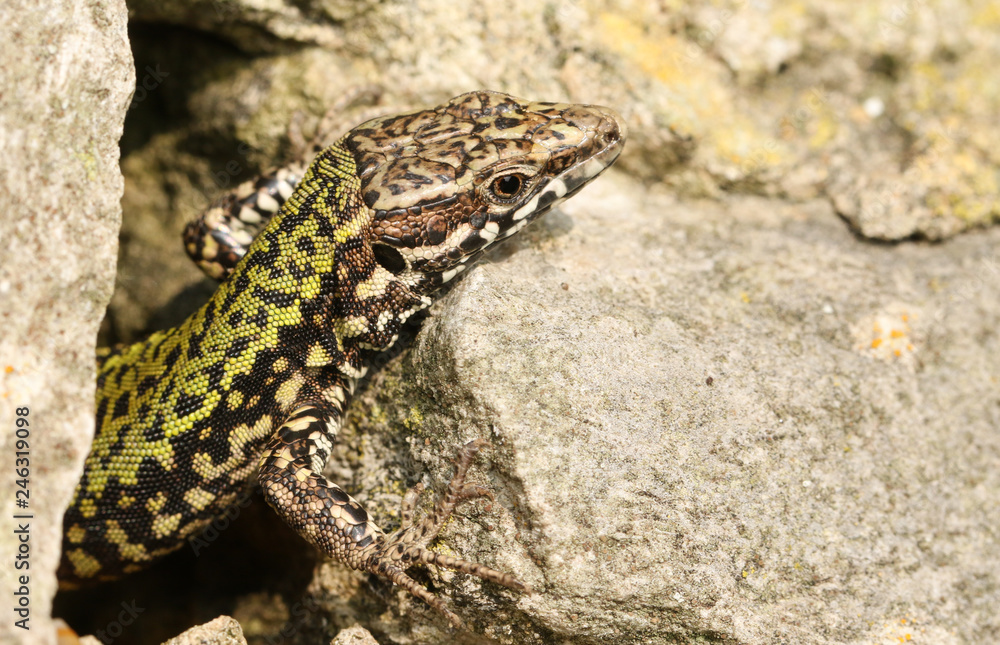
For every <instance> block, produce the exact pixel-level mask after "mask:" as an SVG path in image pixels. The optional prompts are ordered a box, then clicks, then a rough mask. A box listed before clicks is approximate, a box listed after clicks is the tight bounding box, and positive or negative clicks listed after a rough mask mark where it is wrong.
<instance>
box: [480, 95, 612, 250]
mask: <svg viewBox="0 0 1000 645" xmlns="http://www.w3.org/2000/svg"><path fill="white" fill-rule="evenodd" d="M585 107H586V114H585V117H586V118H588V119H590V120H593V119H594V118H595V117H596V118H597V124H596V126H594V127H591V128H587V129H591V130H592V131H593V140H592V141H591V142H589V144H585V145H580V146H578V147H577V149H576V150H577V154H576V157H577V158H576V159H573V160H572V161H571V163H570V164H569V165H568V166H567V167H565V168H564V169H563V170H562V171H561V172H559V173H558V174H555V175H554V176H553V177H552V178H551V179H549V180H548V181H546V182H545V183H544V184H542V185H541V187H540V189H539V190H538V192H537V193H536V194H535V196H534V197H532V198H531V199H530V200H529V201H528V202H527V203H526V204H524V205H523V206H521V207H520V208H518V209H517V210H515V211H513V212H511V213H505V214H504V215H503V216H502V217H500V218H498V219H496V220H495V221H496V224H497V227H498V230H497V235H496V239H498V240H500V239H503V238H506V237H510V236H511V235H513V234H515V233H517V232H518V231H520V230H521V229H522V228H524V227H525V226H526V225H527V224H528V223H529V222H531V221H533V220H535V219H537V218H538V217H539V216H541V215H544V214H545V213H547V212H548V211H550V210H551V209H552V208H554V207H556V206H558V205H559V204H561V203H562V202H564V201H566V200H567V199H569V198H570V197H572V196H573V195H575V194H576V193H578V192H579V191H580V189H582V188H583V187H584V186H585V185H587V184H588V183H590V181H591V180H592V179H594V178H595V177H597V176H598V175H600V174H601V173H602V172H604V171H605V170H607V169H608V168H609V167H610V166H611V164H613V163H614V162H615V160H616V159H617V158H618V155H620V154H621V152H622V149H623V148H624V147H625V139H626V137H627V134H628V129H627V127H626V125H625V122H624V120H623V119H622V117H621V115H619V114H618V113H617V112H615V111H614V110H611V109H609V108H605V107H601V106H596V105H588V106H585ZM571 123H572V122H571ZM574 125H575V124H574ZM577 127H579V128H580V129H584V128H585V126H584V125H583V124H581V125H578V126H577ZM560 152H564V151H555V153H554V155H553V158H554V159H559V154H560Z"/></svg>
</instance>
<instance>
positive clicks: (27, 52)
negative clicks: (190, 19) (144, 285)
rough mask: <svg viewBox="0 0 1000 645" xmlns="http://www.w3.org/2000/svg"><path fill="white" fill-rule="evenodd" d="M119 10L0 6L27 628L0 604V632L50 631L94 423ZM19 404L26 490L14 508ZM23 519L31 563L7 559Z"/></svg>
mask: <svg viewBox="0 0 1000 645" xmlns="http://www.w3.org/2000/svg"><path fill="white" fill-rule="evenodd" d="M125 20H126V14H125V3H124V2H115V1H108V2H91V3H87V4H85V5H84V4H81V3H74V2H31V1H23V2H14V3H4V5H3V7H2V8H0V88H2V89H0V195H2V196H3V197H2V199H3V203H4V214H3V216H2V217H0V330H2V331H0V424H2V426H0V428H2V429H0V453H2V466H0V492H2V495H3V499H2V504H0V507H2V509H3V510H2V513H0V554H2V558H3V563H4V564H3V567H0V571H2V572H0V590H2V593H3V598H4V600H5V602H6V603H7V605H6V606H7V607H11V604H12V603H13V602H14V601H15V600H16V597H15V596H13V595H12V594H13V593H14V590H15V588H19V587H20V586H21V584H20V576H22V575H27V576H28V577H29V581H28V585H26V586H27V587H28V589H29V590H30V609H31V616H30V620H29V622H28V623H27V624H28V625H29V626H30V630H29V631H25V630H22V629H19V628H17V627H15V626H14V624H13V623H14V620H15V617H14V614H13V613H12V611H11V609H7V610H6V612H5V616H4V620H3V621H0V641H2V642H5V643H6V642H24V643H54V642H55V628H54V626H53V625H52V623H51V621H50V619H49V613H50V610H51V606H52V595H53V594H54V593H55V584H56V581H55V573H54V572H55V567H56V564H57V563H58V559H59V545H60V541H61V540H60V535H61V529H62V512H63V509H64V508H65V506H66V504H67V503H68V502H69V498H70V496H71V495H72V492H73V487H74V486H75V485H76V480H77V479H78V478H79V473H80V471H81V469H82V466H83V459H84V457H85V456H86V451H87V448H88V447H89V445H90V437H91V436H93V426H94V420H93V414H94V403H93V397H94V359H93V356H94V350H95V343H94V339H95V334H96V331H97V325H98V323H99V322H100V319H101V317H102V315H103V313H104V308H105V306H106V305H107V303H108V299H109V298H110V296H111V288H112V284H113V280H114V269H115V251H116V249H117V240H118V225H119V223H120V216H121V210H120V205H119V200H120V198H121V194H122V175H121V171H120V170H119V168H118V139H119V138H120V137H121V132H122V122H123V120H124V117H125V110H126V108H127V106H128V101H129V97H130V96H131V93H132V87H133V85H132V83H133V76H132V67H131V63H132V58H131V55H130V52H129V48H128V42H127V38H126V31H125ZM24 407H27V408H28V410H29V413H28V416H27V419H28V422H29V424H30V425H29V427H28V429H29V430H30V432H31V434H30V437H29V438H28V443H29V452H30V455H29V460H30V463H29V466H28V467H29V468H30V476H29V483H28V489H29V491H30V497H29V498H28V502H29V507H28V508H27V509H16V508H15V506H14V504H15V495H14V493H15V483H14V479H15V461H14V459H15V454H14V451H15V449H16V447H17V445H16V440H17V437H16V436H15V433H14V430H15V418H16V417H15V413H16V410H17V409H18V408H24ZM22 465H23V464H22ZM18 512H21V513H24V512H27V513H29V514H30V515H31V516H32V517H31V518H30V519H27V520H26V519H15V518H14V514H15V513H18ZM23 523H27V524H30V542H29V543H28V544H29V547H30V560H22V562H30V568H29V569H15V568H14V566H13V564H14V554H15V553H17V552H18V546H19V543H18V537H19V536H18V535H15V534H14V532H13V531H14V530H15V529H16V528H18V527H19V526H21V524H23ZM21 535H25V534H24V533H22V534H21ZM15 582H17V584H16V585H15ZM18 618H19V617H18Z"/></svg>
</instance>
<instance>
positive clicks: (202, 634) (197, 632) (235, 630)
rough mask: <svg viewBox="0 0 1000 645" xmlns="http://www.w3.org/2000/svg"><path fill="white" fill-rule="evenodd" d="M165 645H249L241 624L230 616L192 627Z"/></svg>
mask: <svg viewBox="0 0 1000 645" xmlns="http://www.w3.org/2000/svg"><path fill="white" fill-rule="evenodd" d="M163 645H247V641H246V639H245V638H243V630H242V629H240V624H239V623H238V622H236V621H235V620H233V619H232V618H230V617H229V616H219V617H218V618H216V619H215V620H213V621H211V622H208V623H205V624H204V625H198V626H197V627H192V628H191V629H189V630H187V631H186V632H184V633H183V634H181V635H180V636H177V637H176V638H171V639H170V640H168V641H166V642H165V643H164V644H163Z"/></svg>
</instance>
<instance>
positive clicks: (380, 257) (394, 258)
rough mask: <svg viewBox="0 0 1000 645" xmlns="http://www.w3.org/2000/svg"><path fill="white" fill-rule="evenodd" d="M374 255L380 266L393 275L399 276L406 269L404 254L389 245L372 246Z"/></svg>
mask: <svg viewBox="0 0 1000 645" xmlns="http://www.w3.org/2000/svg"><path fill="white" fill-rule="evenodd" d="M372 253H373V254H374V255H375V261H376V262H378V264H379V266H381V267H382V268H383V269H385V270H386V271H388V272H389V273H391V274H392V275H399V274H400V273H402V272H403V271H404V270H405V269H406V260H404V259H403V254H402V253H400V252H399V251H398V250H396V249H394V248H392V247H391V246H389V245H388V244H372Z"/></svg>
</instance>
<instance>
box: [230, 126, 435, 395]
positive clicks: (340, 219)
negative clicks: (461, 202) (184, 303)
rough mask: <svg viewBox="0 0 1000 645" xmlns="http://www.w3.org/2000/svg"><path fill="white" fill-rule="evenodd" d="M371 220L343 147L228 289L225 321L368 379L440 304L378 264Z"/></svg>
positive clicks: (329, 155)
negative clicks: (372, 355)
mask: <svg viewBox="0 0 1000 645" xmlns="http://www.w3.org/2000/svg"><path fill="white" fill-rule="evenodd" d="M371 220H372V217H371V211H370V209H369V208H368V207H367V206H366V205H365V203H364V201H363V200H362V198H361V181H360V179H359V178H358V176H357V172H356V166H355V161H354V158H353V157H352V156H351V154H350V153H349V152H348V151H347V150H346V148H345V147H344V146H343V145H342V143H340V142H338V143H336V144H334V145H332V146H330V147H329V148H327V149H326V150H324V151H323V152H322V153H321V154H320V155H319V156H318V157H317V158H316V159H315V161H314V162H313V163H312V165H311V166H310V168H309V170H308V171H307V172H306V174H305V176H304V177H303V179H302V181H301V183H300V184H299V186H298V188H297V189H296V190H295V192H294V193H293V194H292V196H291V197H290V198H289V199H288V201H287V202H286V203H285V205H284V206H283V207H282V209H281V211H280V212H279V213H278V214H277V215H276V216H275V217H274V218H273V219H272V220H271V222H270V223H269V224H268V226H267V227H266V228H265V229H264V230H263V231H262V232H261V234H260V235H259V236H258V237H257V239H255V240H254V243H253V244H252V245H251V247H250V249H249V250H248V252H247V255H246V256H245V257H244V258H243V260H242V261H241V262H240V263H239V265H237V267H236V268H235V270H234V271H233V274H232V275H231V276H230V277H229V278H228V279H227V280H226V282H225V283H223V285H222V286H221V288H220V289H219V291H218V292H217V294H216V296H215V298H214V299H213V303H215V305H216V306H217V309H218V315H219V316H220V317H221V318H222V319H224V320H225V321H227V322H237V323H239V324H238V325H233V327H237V328H241V329H243V328H245V333H246V334H247V335H249V336H252V337H254V338H257V339H261V340H262V341H263V343H264V344H266V345H268V346H272V347H275V348H286V349H287V350H288V355H289V356H290V357H291V356H293V355H294V356H304V357H305V363H304V365H303V366H304V367H319V366H325V365H334V366H336V367H337V368H338V369H340V371H341V372H343V373H344V374H345V375H346V376H348V377H358V376H360V375H361V372H362V369H363V365H362V362H363V360H362V359H363V356H362V353H363V352H364V351H365V350H383V349H386V348H388V347H389V346H390V345H392V343H393V342H395V340H396V336H397V333H398V330H399V327H400V326H401V324H402V323H403V322H404V321H405V320H406V318H407V317H409V316H410V315H411V314H412V313H413V312H415V311H417V310H419V309H421V308H423V307H426V306H427V305H428V304H430V299H429V298H423V299H421V298H419V297H417V296H416V295H414V294H413V293H412V292H411V291H410V289H409V288H408V287H407V286H406V285H404V284H403V283H402V282H400V281H399V280H397V279H396V278H395V276H393V275H392V274H391V273H390V272H388V271H387V270H386V269H385V268H383V267H382V266H381V265H379V264H378V263H377V262H376V260H375V256H374V254H373V252H372V248H371V241H370V238H371ZM234 316H235V317H236V318H237V320H236V321H233V320H232V317H234ZM241 335H243V334H242V333H241ZM303 343H306V344H307V345H308V346H307V347H303V346H302V345H303ZM255 344H257V345H260V344H261V343H260V342H259V341H258V342H255ZM278 351H282V349H279V350H278Z"/></svg>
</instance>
